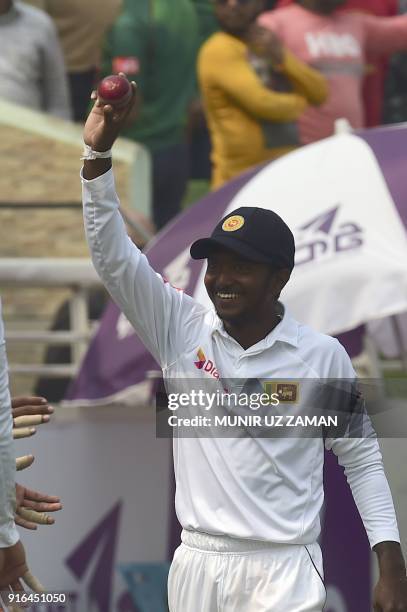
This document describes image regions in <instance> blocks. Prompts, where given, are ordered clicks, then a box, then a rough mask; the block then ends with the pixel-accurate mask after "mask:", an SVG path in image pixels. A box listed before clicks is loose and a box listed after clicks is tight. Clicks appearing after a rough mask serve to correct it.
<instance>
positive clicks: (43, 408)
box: [11, 396, 54, 439]
mask: <svg viewBox="0 0 407 612" xmlns="http://www.w3.org/2000/svg"><path fill="white" fill-rule="evenodd" d="M11 410H12V414H13V438H14V439H19V438H27V437H29V436H32V435H34V434H35V432H36V429H35V425H41V424H42V423H48V421H49V420H50V415H51V414H52V413H53V412H54V409H53V408H52V406H50V405H49V404H48V402H47V400H46V399H45V398H43V397H25V396H23V397H13V398H12V399H11Z"/></svg>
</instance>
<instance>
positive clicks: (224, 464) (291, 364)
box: [83, 102, 407, 612]
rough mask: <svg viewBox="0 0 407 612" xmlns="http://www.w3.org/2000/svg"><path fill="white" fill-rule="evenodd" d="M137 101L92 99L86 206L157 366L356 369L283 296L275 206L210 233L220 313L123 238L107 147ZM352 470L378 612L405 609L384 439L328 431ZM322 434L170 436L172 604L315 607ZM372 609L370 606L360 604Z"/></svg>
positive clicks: (211, 611) (235, 611) (284, 268)
mask: <svg viewBox="0 0 407 612" xmlns="http://www.w3.org/2000/svg"><path fill="white" fill-rule="evenodd" d="M128 112H129V109H125V110H124V111H113V109H112V108H111V107H103V106H102V105H100V104H99V103H98V102H97V103H96V105H95V107H94V109H93V111H92V113H91V114H90V117H89V118H88V120H87V123H86V126H85V134H84V139H85V143H86V146H85V153H84V159H85V162H84V170H83V204H84V219H85V229H86V235H87V240H88V242H89V246H90V250H91V254H92V258H93V262H94V265H95V268H96V269H97V271H98V273H99V275H100V277H101V279H102V281H103V283H104V284H105V286H106V287H107V289H108V290H109V292H110V293H111V295H112V296H113V298H114V300H115V301H116V302H117V304H118V305H119V306H120V308H121V309H122V311H123V312H124V314H125V315H126V316H127V318H128V319H129V321H130V322H131V324H132V325H133V326H134V328H135V330H136V332H137V334H138V335H139V336H140V338H141V339H142V341H143V342H144V343H145V345H146V347H147V348H148V350H149V351H150V352H151V353H152V355H153V356H154V358H155V359H156V360H157V362H158V363H159V364H160V365H161V368H162V371H163V375H164V379H167V380H171V381H172V383H171V384H172V386H173V381H174V379H177V378H183V379H187V378H190V377H193V378H195V379H196V378H199V377H201V378H202V379H204V378H205V377H207V376H209V375H210V374H208V372H207V371H206V370H205V369H204V368H201V369H198V368H197V367H196V365H195V362H197V360H198V361H199V360H203V359H207V360H211V361H212V362H213V364H215V366H216V371H217V373H218V375H219V377H220V378H221V379H222V378H226V379H229V378H230V379H233V378H236V377H239V378H243V379H246V378H248V379H252V378H257V379H262V378H263V379H270V378H272V379H277V380H278V379H283V380H284V379H287V378H295V379H296V380H299V379H305V378H314V379H315V378H316V379H319V378H353V377H354V376H355V373H354V371H353V368H352V365H351V362H350V360H349V357H348V356H347V354H346V352H345V350H344V349H343V347H342V346H341V345H340V344H339V343H338V341H337V340H335V339H333V338H331V337H328V336H325V335H322V334H319V333H316V332H314V331H313V330H311V329H310V328H308V327H306V326H304V325H301V324H300V323H298V322H297V321H296V320H294V319H293V318H292V317H291V316H290V315H289V313H288V312H285V311H284V308H282V309H281V310H280V306H279V305H278V302H277V300H278V298H279V295H280V291H281V290H282V288H283V287H284V285H285V284H286V282H287V280H288V278H289V276H290V272H291V270H292V268H293V265H294V250H295V247H294V239H293V236H292V233H291V231H290V230H289V228H288V227H287V226H286V224H285V223H284V222H283V221H282V219H281V218H280V217H278V215H275V214H274V213H272V212H270V211H266V210H264V209H260V208H242V209H239V210H236V211H234V212H233V213H232V214H231V215H228V216H227V217H226V218H225V219H223V220H222V221H221V222H220V223H219V224H218V225H217V227H216V228H215V230H214V232H213V234H212V236H211V238H210V239H203V240H201V241H198V242H196V243H194V245H192V248H191V255H192V257H194V258H196V259H200V258H205V257H208V269H207V273H206V276H205V284H206V288H207V290H208V293H209V296H210V298H211V299H212V301H213V303H214V306H215V310H212V309H210V310H208V309H207V308H205V307H203V306H202V305H201V304H199V303H197V302H196V301H195V300H194V299H192V298H191V297H189V296H187V295H185V293H183V292H182V291H178V290H176V289H175V288H173V287H172V286H171V285H169V284H168V283H165V282H164V281H163V279H162V278H161V277H160V276H159V275H158V274H156V273H155V272H154V270H152V269H151V267H150V265H149V263H148V261H147V258H146V257H145V256H144V255H143V254H141V253H140V251H139V250H138V249H137V248H136V246H134V244H133V243H132V242H131V240H130V239H129V238H128V237H127V235H126V231H125V226H124V223H123V220H122V217H121V215H120V213H119V201H118V197H117V195H116V191H115V185H114V177H113V171H112V169H111V159H110V157H111V153H110V151H109V149H110V148H111V146H112V145H113V142H114V140H115V138H116V136H117V134H118V131H119V128H120V126H121V125H122V123H123V121H124V120H125V116H126V114H127V113H128ZM325 446H326V448H328V449H331V450H332V451H333V452H334V453H335V454H336V455H337V456H338V459H339V462H340V464H341V465H342V466H344V468H345V472H346V475H347V478H348V481H349V484H350V487H351V489H352V493H353V496H354V499H355V501H356V504H357V507H358V509H359V512H360V514H361V517H362V519H363V523H364V525H365V528H366V531H367V535H368V538H369V541H370V544H371V546H372V547H374V548H375V551H376V552H377V553H378V558H379V566H380V570H381V576H380V581H379V583H378V586H377V587H376V594H375V601H376V604H377V606H378V607H377V610H383V611H384V610H386V611H388V610H389V611H390V610H391V611H396V610H404V611H407V588H406V578H405V566H404V560H403V557H402V554H401V549H400V546H399V544H398V542H399V541H400V540H399V533H398V529H397V522H396V516H395V512H394V507H393V502H392V498H391V494H390V490H389V486H388V483H387V480H386V477H385V474H384V471H383V465H382V458H381V454H380V450H379V446H378V443H377V440H376V439H375V438H367V439H361V438H353V439H352V438H347V439H345V438H341V439H329V438H328V439H326V440H325ZM323 453H324V441H323V440H322V438H316V439H313V438H302V439H298V438H295V439H294V438H289V437H281V438H277V439H276V438H275V439H272V440H269V439H266V438H252V437H243V438H239V439H237V438H219V437H207V438H205V437H195V438H187V437H185V438H182V437H181V438H175V439H174V469H175V476H176V500H175V501H176V512H177V516H178V519H179V521H180V523H181V525H182V527H183V533H182V545H181V546H180V547H179V548H178V550H177V551H176V553H175V556H174V560H173V563H172V566H171V570H170V576H169V585H168V592H169V606H170V610H171V612H215V611H216V612H266V611H267V612H269V611H273V612H317V611H320V610H322V608H323V606H324V602H325V598H326V593H325V589H324V585H323V580H322V576H323V567H322V559H321V551H320V548H319V545H318V543H317V538H318V536H319V533H320V519H319V513H320V510H321V507H322V503H323V481H322V471H323ZM363 612H364V611H363Z"/></svg>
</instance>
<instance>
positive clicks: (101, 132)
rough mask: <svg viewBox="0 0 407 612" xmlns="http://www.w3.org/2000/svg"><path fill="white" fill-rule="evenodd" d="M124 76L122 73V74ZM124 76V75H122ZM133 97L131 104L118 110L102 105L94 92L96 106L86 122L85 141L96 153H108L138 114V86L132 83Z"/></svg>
mask: <svg viewBox="0 0 407 612" xmlns="http://www.w3.org/2000/svg"><path fill="white" fill-rule="evenodd" d="M121 74H122V73H121ZM122 76H124V75H122ZM131 87H132V90H133V95H132V97H131V100H130V102H129V103H128V104H127V105H126V106H125V107H124V108H120V109H117V108H115V107H113V106H111V105H110V104H102V103H101V102H100V100H99V99H98V98H97V94H96V92H93V94H92V99H93V100H95V104H94V106H93V108H92V110H91V112H90V114H89V116H88V118H87V120H86V123H85V128H84V134H83V139H84V141H85V144H87V145H88V146H90V147H91V148H92V149H93V150H94V151H108V150H109V149H111V148H112V146H113V144H114V142H115V140H116V138H117V137H118V135H119V133H120V130H121V129H122V128H124V127H125V126H126V125H127V124H128V122H129V120H130V119H131V118H132V117H133V114H134V113H135V112H136V109H137V103H136V98H137V96H136V87H137V86H136V84H135V83H134V82H132V83H131Z"/></svg>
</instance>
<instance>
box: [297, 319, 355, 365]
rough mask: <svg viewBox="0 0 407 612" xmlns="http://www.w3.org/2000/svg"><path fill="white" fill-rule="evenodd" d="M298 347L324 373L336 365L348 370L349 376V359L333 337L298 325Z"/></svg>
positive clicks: (306, 326)
mask: <svg viewBox="0 0 407 612" xmlns="http://www.w3.org/2000/svg"><path fill="white" fill-rule="evenodd" d="M298 346H299V348H300V350H301V353H304V354H305V355H307V357H308V359H312V361H316V362H318V363H319V364H320V365H321V368H322V370H323V371H324V372H327V370H329V369H330V368H331V367H333V366H334V364H336V366H339V365H341V366H342V368H343V369H346V370H349V375H350V374H351V367H352V366H351V360H350V357H349V355H348V353H347V352H346V350H345V348H344V347H343V346H342V344H341V343H340V342H339V340H337V339H336V338H334V337H333V336H329V335H328V334H323V333H321V332H317V331H315V330H314V329H312V328H311V327H308V325H301V324H299V326H298ZM318 369H319V368H318ZM324 375H325V374H324Z"/></svg>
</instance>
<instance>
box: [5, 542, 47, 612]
mask: <svg viewBox="0 0 407 612" xmlns="http://www.w3.org/2000/svg"><path fill="white" fill-rule="evenodd" d="M21 581H24V582H25V584H26V585H27V586H28V587H29V588H30V589H32V590H33V591H35V592H37V593H42V592H44V587H43V586H42V584H41V583H40V582H39V581H38V580H37V578H36V577H35V576H33V575H32V574H31V572H30V571H29V569H28V566H27V561H26V558H25V550H24V546H23V545H22V543H21V541H18V542H17V543H16V544H14V546H9V547H8V548H0V592H1V591H4V592H6V593H7V592H10V593H24V592H25V589H24V586H23V584H22V582H21ZM0 601H1V599H0ZM7 603H8V602H5V604H6V605H7ZM0 609H2V608H0ZM8 609H9V610H10V612H11V610H20V609H21V608H19V607H14V608H13V607H12V606H8Z"/></svg>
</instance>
